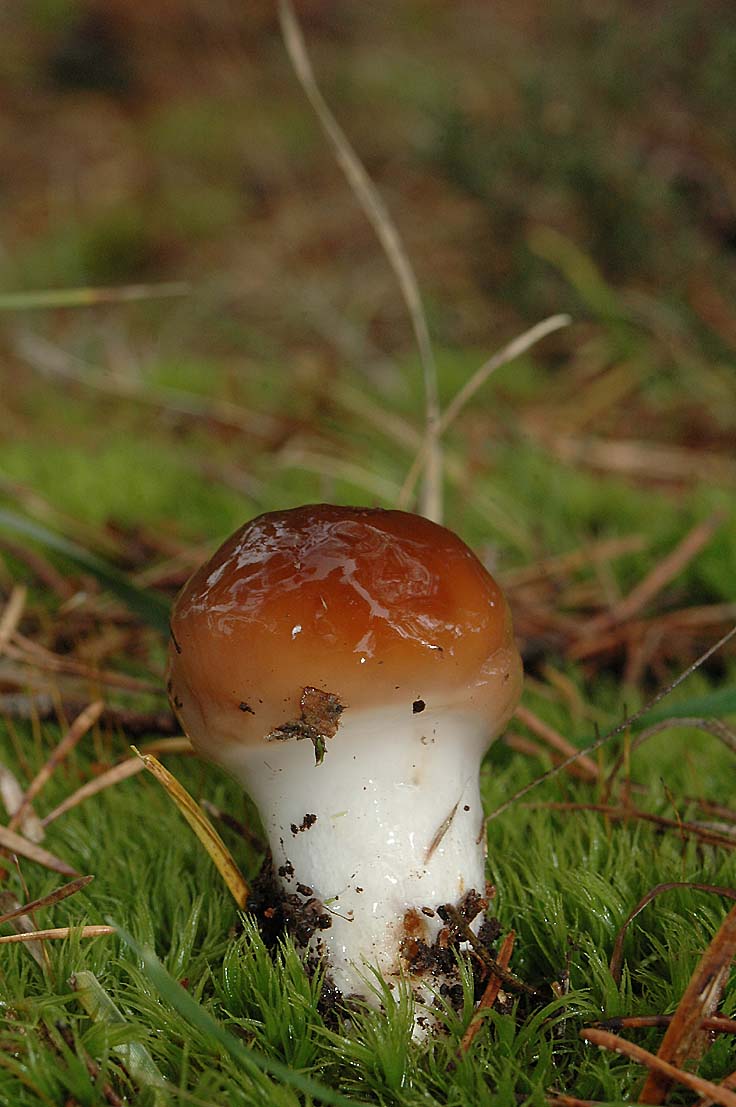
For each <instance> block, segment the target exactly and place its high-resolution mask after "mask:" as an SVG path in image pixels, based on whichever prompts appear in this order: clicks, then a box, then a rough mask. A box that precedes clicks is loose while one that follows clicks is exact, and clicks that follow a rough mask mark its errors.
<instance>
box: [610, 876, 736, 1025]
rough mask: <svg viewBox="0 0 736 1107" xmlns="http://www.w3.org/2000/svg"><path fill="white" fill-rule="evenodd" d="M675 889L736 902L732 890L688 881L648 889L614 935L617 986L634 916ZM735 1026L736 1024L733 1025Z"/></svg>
mask: <svg viewBox="0 0 736 1107" xmlns="http://www.w3.org/2000/svg"><path fill="white" fill-rule="evenodd" d="M675 888H692V889H694V890H695V891H698V892H712V893H714V894H715V895H719V896H725V897H726V898H727V899H733V900H736V889H734V888H720V887H718V886H716V885H715V884H695V883H693V882H692V881H689V880H674V881H670V882H669V883H667V884H657V885H656V887H654V888H650V890H649V891H648V892H647V894H646V895H645V896H642V898H641V899H640V900H639V902H638V903H637V905H636V907H635V908H634V909H633V910H632V912H631V913H630V915H629V916H628V918H627V919H626V922H625V923H624V924H623V926H622V927H621V928H620V929H619V931H618V934H617V935H616V940H615V942H614V943H613V953H612V954H611V963H610V965H609V969H610V971H611V976H612V977H613V979H614V980H615V981H616V983H617V984H620V983H621V969H622V965H623V956H624V939H625V938H626V931H627V930H628V928H629V926H630V925H631V923H632V922H633V921H634V919H635V918H636V916H637V915H638V914H639V913H640V912H641V911H643V910H644V908H645V907H646V906H647V905H648V904H650V903H651V902H652V900H653V899H655V898H656V897H657V896H659V895H661V894H662V893H663V892H672V891H674V890H675ZM735 1025H736V1024H735Z"/></svg>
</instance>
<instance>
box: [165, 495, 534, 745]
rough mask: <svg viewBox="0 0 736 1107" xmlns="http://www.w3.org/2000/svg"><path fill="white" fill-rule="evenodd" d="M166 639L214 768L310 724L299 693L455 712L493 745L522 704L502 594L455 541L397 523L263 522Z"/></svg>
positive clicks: (204, 575)
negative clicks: (227, 754) (474, 718)
mask: <svg viewBox="0 0 736 1107" xmlns="http://www.w3.org/2000/svg"><path fill="white" fill-rule="evenodd" d="M171 632H172V641H171V646H170V664H169V677H170V680H169V692H170V696H171V700H172V703H173V705H174V707H175V710H176V711H177V713H178V715H179V718H180V720H181V722H182V724H183V726H184V728H185V730H186V731H187V733H188V734H189V736H190V738H191V739H192V741H193V742H194V744H195V746H197V747H198V748H199V749H200V750H201V751H202V752H203V753H205V754H207V755H208V756H211V757H214V758H215V759H216V760H219V757H218V746H221V745H222V744H223V743H225V744H227V743H230V742H234V743H238V744H239V745H250V744H253V743H259V742H261V741H263V739H264V737H266V736H268V735H269V734H272V733H273V732H275V731H278V730H279V728H282V727H284V726H285V725H288V724H289V723H290V721H293V720H297V719H299V718H300V717H303V709H304V695H305V689H316V690H317V692H318V693H329V694H330V696H332V697H335V700H334V702H335V703H339V705H340V706H341V707H342V708H344V709H345V710H348V711H354V710H364V709H369V708H372V707H378V706H382V705H389V706H398V707H400V708H401V709H403V708H404V707H405V708H406V711H407V713H408V714H411V712H412V710H413V711H417V710H422V709H423V706H424V705H425V704H426V706H427V707H429V708H433V707H444V706H452V705H454V704H462V705H463V707H464V708H467V710H469V711H475V712H479V713H483V714H484V715H487V717H488V719H489V739H490V737H491V736H492V734H491V732H493V733H495V732H497V730H498V729H499V728H500V727H501V726H502V725H503V723H504V722H505V721H506V719H507V718H508V715H509V714H510V713H511V711H512V710H513V707H514V706H515V704H516V700H517V699H518V691H519V686H520V663H519V658H518V654H517V652H516V649H515V646H514V643H513V637H512V630H511V620H510V617H509V612H508V607H507V605H506V601H505V599H504V597H503V594H502V592H501V590H500V588H499V586H498V585H497V584H496V582H495V581H494V580H493V578H492V577H491V575H490V574H489V573H488V572H487V571H486V569H485V568H484V567H483V566H482V565H481V563H480V561H479V560H478V558H477V557H476V556H475V554H473V553H472V551H471V550H470V549H469V548H468V547H467V546H466V545H465V543H464V542H462V541H461V540H460V539H459V538H458V537H457V536H456V535H455V534H453V533H452V532H451V531H449V530H446V529H445V528H444V527H441V526H438V525H437V524H436V523H432V522H430V521H429V520H427V519H425V518H423V517H421V516H418V515H412V514H409V513H407V512H403V511H384V510H380V509H373V508H362V507H334V506H331V505H326V504H315V505H308V506H305V507H298V508H294V509H292V510H290V511H275V512H270V513H268V514H265V515H260V516H258V518H256V519H253V520H251V522H249V523H246V524H245V526H243V527H241V528H240V530H238V531H236V532H235V534H233V535H232V536H231V537H230V538H228V539H227V541H226V542H225V543H224V544H223V545H222V546H221V547H220V549H219V550H218V551H217V553H215V555H214V556H213V557H212V558H211V560H210V561H208V562H207V563H206V564H205V565H203V566H202V567H201V568H200V569H199V570H198V571H197V572H196V573H195V574H194V576H193V577H192V578H191V579H190V580H189V582H188V583H187V584H186V585H185V587H184V589H183V590H182V592H181V594H180V596H179V598H178V600H177V602H176V606H175V608H174V612H173V615H172V620H171ZM325 702H326V701H325ZM418 704H421V705H422V706H421V707H418V706H417V705H418Z"/></svg>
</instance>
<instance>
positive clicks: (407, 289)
mask: <svg viewBox="0 0 736 1107" xmlns="http://www.w3.org/2000/svg"><path fill="white" fill-rule="evenodd" d="M279 19H280V22H281V32H282V35H283V39H284V43H285V45H286V50H287V53H288V55H289V58H290V60H291V64H292V66H293V67H294V72H295V73H296V76H297V79H298V80H299V83H300V84H301V86H302V89H303V91H304V94H305V96H306V97H307V99H308V101H309V103H310V104H311V106H312V109H313V111H314V113H315V115H316V116H317V119H318V120H319V123H320V126H321V127H322V130H323V131H324V133H325V135H326V136H327V138H328V139H329V141H330V143H331V145H332V148H333V150H334V153H335V158H336V160H337V163H338V165H339V166H340V168H341V170H342V171H343V173H344V174H345V177H346V179H347V181H348V183H349V185H350V188H351V189H352V191H353V195H354V196H355V198H356V199H357V201H358V203H359V204H360V206H361V208H362V209H363V211H364V213H365V215H366V217H367V218H368V220H369V222H370V224H371V226H372V227H373V230H374V232H375V234H376V237H377V238H378V241H379V242H380V244H381V247H382V249H383V252H384V254H385V255H386V258H387V259H388V262H389V264H390V266H391V268H392V269H393V271H394V274H395V276H396V279H397V281H398V283H399V287H400V288H401V294H402V297H403V299H404V303H405V304H406V307H407V311H408V313H409V317H410V319H411V324H412V328H413V330H414V337H415V339H416V343H417V348H418V350H419V357H420V360H421V363H422V370H423V375H424V399H425V411H424V418H425V460H426V466H425V479H424V492H423V496H422V512H423V514H424V515H426V516H427V518H429V519H434V520H435V521H437V522H441V520H442V458H441V452H440V443H439V420H440V408H439V397H438V390H437V368H436V366H435V360H434V353H433V350H432V343H431V340H430V337H429V327H428V326H427V318H426V315H425V313H424V306H423V304H422V297H421V294H420V292H419V285H418V284H417V279H416V276H415V275H414V270H413V268H412V265H411V262H410V261H409V257H408V255H407V253H406V250H405V249H404V246H403V243H402V241H401V238H400V236H399V233H398V231H397V229H396V226H395V224H394V222H393V220H392V219H391V216H390V214H389V212H388V209H387V208H386V205H385V204H384V202H383V200H382V199H381V196H380V194H379V192H378V190H377V188H376V187H375V185H374V184H373V181H372V180H371V179H370V177H369V176H368V174H367V172H366V170H365V167H364V166H363V164H362V162H361V161H360V159H359V157H358V155H357V154H356V153H355V151H354V150H353V148H352V146H351V145H350V142H349V141H348V139H347V136H346V135H345V132H344V131H343V129H342V127H341V126H340V124H339V123H338V122H337V119H336V118H335V116H334V115H333V114H332V111H331V110H330V108H329V106H328V104H327V102H326V100H325V99H324V97H323V95H322V93H321V92H320V90H319V87H318V85H317V82H316V80H315V77H314V72H313V70H312V64H311V62H310V60H309V55H308V53H307V49H306V45H305V42H304V37H303V35H302V32H301V28H300V26H299V23H298V21H297V18H296V15H295V13H294V9H293V7H292V4H291V0H279Z"/></svg>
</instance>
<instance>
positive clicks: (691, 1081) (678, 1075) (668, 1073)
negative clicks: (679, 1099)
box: [580, 1028, 736, 1107]
mask: <svg viewBox="0 0 736 1107" xmlns="http://www.w3.org/2000/svg"><path fill="white" fill-rule="evenodd" d="M580 1037H581V1038H582V1039H583V1041H585V1042H590V1043H591V1044H592V1045H597V1046H599V1047H600V1048H601V1049H607V1050H610V1051H611V1052H612V1053H620V1054H622V1056H624V1057H628V1058H629V1059H630V1060H631V1061H635V1062H636V1063H637V1064H639V1065H644V1066H645V1067H646V1068H648V1069H649V1070H650V1072H656V1073H657V1074H659V1075H661V1076H662V1077H663V1078H666V1079H667V1080H668V1082H669V1083H671V1082H673V1081H676V1082H677V1083H678V1084H684V1085H685V1087H686V1088H690V1089H691V1090H692V1091H694V1092H698V1094H699V1095H701V1096H710V1097H711V1099H712V1100H713V1102H714V1103H718V1104H720V1105H721V1107H736V1094H734V1093H733V1092H731V1091H729V1090H728V1089H727V1088H723V1087H721V1086H720V1085H718V1084H712V1083H711V1081H710V1080H703V1079H702V1077H700V1076H694V1075H693V1074H692V1073H690V1072H685V1071H684V1070H683V1069H678V1068H676V1067H675V1066H674V1065H671V1064H670V1063H669V1062H668V1061H663V1060H662V1059H661V1058H660V1057H655V1056H654V1054H653V1053H650V1052H649V1051H648V1050H646V1049H642V1048H641V1046H638V1045H634V1043H633V1042H627V1041H626V1039H625V1038H620V1037H618V1035H616V1034H610V1033H609V1032H608V1031H607V1030H595V1029H593V1028H587V1029H585V1030H581V1031H580ZM639 1102H640V1103H643V1102H644V1101H643V1100H641V1099H640V1100H639Z"/></svg>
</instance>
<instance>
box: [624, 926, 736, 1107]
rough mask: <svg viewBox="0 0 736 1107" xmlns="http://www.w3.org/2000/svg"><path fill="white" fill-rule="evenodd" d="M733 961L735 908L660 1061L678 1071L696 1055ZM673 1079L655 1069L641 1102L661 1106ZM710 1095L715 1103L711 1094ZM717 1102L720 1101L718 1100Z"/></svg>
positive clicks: (691, 986) (701, 965) (691, 987)
mask: <svg viewBox="0 0 736 1107" xmlns="http://www.w3.org/2000/svg"><path fill="white" fill-rule="evenodd" d="M734 957H736V907H732V908H731V910H730V911H729V913H728V915H727V916H726V918H725V919H724V921H723V923H722V924H721V926H720V928H719V929H718V931H717V933H716V935H715V937H714V938H713V940H712V942H711V943H710V945H709V946H708V948H707V949H706V951H705V953H704V954H703V956H702V957H701V958H700V961H699V962H698V965H697V966H696V969H695V972H694V973H693V974H692V976H691V977H690V981H689V983H688V986H687V988H686V989H685V991H684V992H683V995H682V999H681V1000H680V1002H679V1004H678V1005H677V1010H676V1011H675V1014H674V1017H673V1019H672V1022H671V1023H670V1025H669V1026H668V1028H667V1030H666V1032H665V1035H664V1038H663V1039H662V1044H661V1045H660V1047H659V1050H658V1051H657V1058H658V1060H660V1061H666V1062H672V1064H673V1065H675V1066H677V1067H679V1066H682V1065H684V1064H685V1063H686V1062H687V1061H689V1060H691V1059H692V1057H693V1055H694V1053H697V1040H698V1037H699V1035H701V1034H702V1030H701V1024H702V1021H703V1019H704V1018H707V1017H709V1016H710V1015H712V1014H713V1012H714V1011H715V1009H716V1007H717V1006H718V1003H719V1002H720V999H721V995H722V993H723V989H724V988H725V986H726V983H727V980H728V974H729V972H730V970H731V962H732V961H733V959H734ZM673 1079H677V1077H673V1076H672V1075H671V1074H667V1073H666V1072H665V1071H664V1070H663V1069H652V1071H651V1072H650V1074H649V1076H648V1077H647V1080H646V1083H645V1084H644V1087H643V1088H642V1091H641V1096H640V1100H641V1102H642V1103H647V1104H660V1103H662V1102H663V1101H664V1098H665V1096H666V1095H667V1092H668V1091H669V1088H670V1085H671V1084H672V1081H673ZM696 1090H697V1089H696ZM701 1094H702V1093H701ZM710 1094H711V1097H712V1098H714V1099H716V1097H715V1096H713V1094H712V1092H711V1093H710ZM722 1094H723V1093H722ZM728 1094H730V1093H728ZM732 1099H733V1102H734V1107H736V1096H732ZM716 1102H719V1100H718V1099H716Z"/></svg>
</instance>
